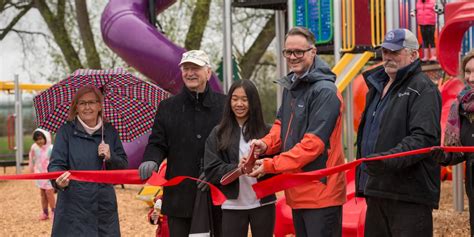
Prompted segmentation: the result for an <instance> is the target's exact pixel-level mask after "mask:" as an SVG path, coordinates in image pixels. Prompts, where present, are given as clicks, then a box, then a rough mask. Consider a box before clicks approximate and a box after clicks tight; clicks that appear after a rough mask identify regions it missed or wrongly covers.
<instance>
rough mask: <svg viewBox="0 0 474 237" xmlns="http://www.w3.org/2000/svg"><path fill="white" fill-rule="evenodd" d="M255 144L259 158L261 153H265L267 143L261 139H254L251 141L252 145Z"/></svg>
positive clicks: (255, 152) (256, 155)
mask: <svg viewBox="0 0 474 237" xmlns="http://www.w3.org/2000/svg"><path fill="white" fill-rule="evenodd" d="M252 145H255V150H254V153H253V154H254V155H255V157H256V158H257V157H258V156H259V155H263V154H265V151H266V150H267V144H265V142H263V141H262V140H260V139H253V140H252V141H250V146H252Z"/></svg>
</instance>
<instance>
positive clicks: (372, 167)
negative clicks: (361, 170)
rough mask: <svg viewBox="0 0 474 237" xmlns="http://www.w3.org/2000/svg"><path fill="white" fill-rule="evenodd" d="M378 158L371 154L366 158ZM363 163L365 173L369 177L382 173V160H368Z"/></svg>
mask: <svg viewBox="0 0 474 237" xmlns="http://www.w3.org/2000/svg"><path fill="white" fill-rule="evenodd" d="M376 156H379V155H378V154H371V155H369V156H367V157H366V158H372V157H376ZM364 163H365V166H366V170H365V172H366V173H367V174H369V175H370V176H378V175H381V174H383V173H384V170H385V163H384V161H383V160H368V161H366V162H364Z"/></svg>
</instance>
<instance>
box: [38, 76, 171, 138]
mask: <svg viewBox="0 0 474 237" xmlns="http://www.w3.org/2000/svg"><path fill="white" fill-rule="evenodd" d="M85 85H94V86H95V87H97V88H99V89H100V90H101V91H102V93H103V94H104V111H103V112H104V117H105V119H107V120H108V121H109V122H111V123H112V124H113V125H114V126H115V128H116V129H117V130H118V132H119V134H120V139H121V140H122V141H124V142H130V141H132V140H134V139H135V138H137V137H139V136H141V135H143V134H145V133H146V132H148V131H150V130H151V127H152V125H153V118H154V116H155V113H156V109H157V107H158V103H159V102H160V101H161V100H163V99H165V98H167V97H168V96H169V94H168V92H166V91H164V90H163V89H161V88H159V87H158V86H156V85H154V84H150V83H148V82H145V81H142V80H140V79H139V78H137V77H135V76H134V75H132V74H131V73H129V72H127V71H125V70H123V69H121V68H119V69H111V70H89V69H79V70H76V71H75V72H74V73H73V74H71V75H70V76H69V77H67V78H66V79H64V80H62V81H60V82H58V83H56V84H55V85H53V86H52V87H50V88H49V89H47V90H45V91H43V92H41V93H40V94H39V95H37V96H35V98H34V99H33V102H34V106H35V109H36V122H37V124H38V127H40V128H43V129H46V130H48V131H50V132H56V130H57V129H58V128H59V127H60V126H61V125H63V124H64V123H65V122H66V119H67V115H68V111H69V107H70V105H71V101H72V97H73V96H74V94H75V93H76V91H77V90H78V89H79V88H81V87H83V86H85Z"/></svg>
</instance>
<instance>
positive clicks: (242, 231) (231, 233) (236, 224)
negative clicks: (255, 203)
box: [222, 204, 275, 237]
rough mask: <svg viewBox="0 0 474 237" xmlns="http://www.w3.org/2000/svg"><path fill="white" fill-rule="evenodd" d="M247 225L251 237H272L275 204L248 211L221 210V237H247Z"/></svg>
mask: <svg viewBox="0 0 474 237" xmlns="http://www.w3.org/2000/svg"><path fill="white" fill-rule="evenodd" d="M249 224H250V230H251V231H252V236H255V237H267V236H268V237H272V236H273V229H274V228H275V204H270V205H265V206H262V207H257V208H253V209H250V210H226V209H223V210H222V236H225V237H247V236H248V232H249V230H248V228H249Z"/></svg>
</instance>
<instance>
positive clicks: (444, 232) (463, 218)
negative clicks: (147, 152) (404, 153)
mask: <svg viewBox="0 0 474 237" xmlns="http://www.w3.org/2000/svg"><path fill="white" fill-rule="evenodd" d="M14 172H15V168H14V167H11V168H7V172H6V174H14ZM2 174H3V172H0V175H2ZM140 188H141V186H138V185H125V189H122V188H121V186H120V185H117V186H116V193H117V201H118V206H119V216H120V228H121V232H122V236H154V234H155V227H154V226H152V225H150V224H149V223H148V221H147V217H146V216H147V213H148V210H149V207H148V206H147V205H146V204H145V203H144V202H143V201H140V200H137V199H135V196H136V195H137V193H138V191H139V190H140ZM39 197H40V195H39V189H38V188H37V187H36V186H35V184H34V182H33V181H0V236H50V234H51V224H52V222H51V220H47V221H39V220H38V217H39V214H40V212H41V205H40V198H39ZM433 218H434V236H446V237H447V236H453V237H454V236H456V237H458V236H469V233H470V230H469V213H468V204H467V198H465V204H464V212H462V213H457V212H455V211H454V209H453V199H452V184H451V182H450V181H445V182H443V183H442V191H441V202H440V208H439V210H435V211H434V212H433Z"/></svg>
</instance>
